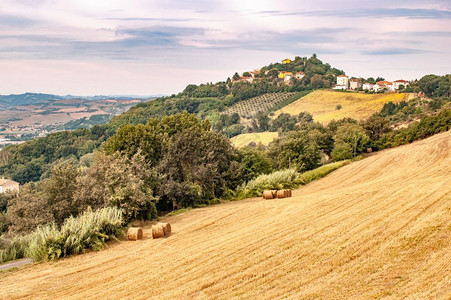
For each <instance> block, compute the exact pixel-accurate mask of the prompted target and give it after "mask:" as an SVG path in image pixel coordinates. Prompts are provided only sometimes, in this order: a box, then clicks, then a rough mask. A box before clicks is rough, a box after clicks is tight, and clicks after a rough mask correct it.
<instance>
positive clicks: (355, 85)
mask: <svg viewBox="0 0 451 300" xmlns="http://www.w3.org/2000/svg"><path fill="white" fill-rule="evenodd" d="M349 87H350V88H351V89H353V90H358V89H359V88H361V87H362V82H360V79H358V78H351V80H350V81H349Z"/></svg>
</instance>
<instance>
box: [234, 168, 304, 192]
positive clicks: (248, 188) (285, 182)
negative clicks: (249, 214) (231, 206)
mask: <svg viewBox="0 0 451 300" xmlns="http://www.w3.org/2000/svg"><path fill="white" fill-rule="evenodd" d="M298 177H299V173H298V172H297V171H296V170H295V169H285V170H281V171H276V172H273V173H271V174H267V175H266V174H263V175H260V176H258V177H257V178H255V179H253V180H251V181H249V182H248V183H247V184H243V185H241V186H240V187H238V189H237V195H238V197H239V198H245V197H253V196H260V195H261V193H262V191H263V190H273V189H274V190H280V189H285V188H293V187H295V186H297V185H298V184H299V183H300V182H299V180H298Z"/></svg>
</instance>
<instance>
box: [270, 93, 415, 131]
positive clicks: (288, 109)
mask: <svg viewBox="0 0 451 300" xmlns="http://www.w3.org/2000/svg"><path fill="white" fill-rule="evenodd" d="M412 97H413V94H398V93H387V94H362V93H349V92H338V91H325V90H317V91H314V92H312V93H310V94H308V95H307V96H304V97H302V98H301V99H299V100H297V101H295V102H293V103H291V104H289V105H287V106H285V107H284V108H282V109H279V110H278V111H276V112H275V116H276V117H277V116H278V115H279V114H281V113H289V114H291V115H298V114H299V113H301V112H303V111H308V112H309V113H311V114H312V115H313V119H314V121H316V122H320V123H323V124H327V123H329V122H330V121H332V120H334V119H335V120H339V119H342V118H348V117H349V118H353V119H356V120H362V119H366V118H368V117H370V116H371V115H372V114H374V113H377V112H379V111H380V110H381V109H382V107H384V104H385V103H388V102H390V101H391V102H393V103H398V102H401V101H407V100H408V99H409V98H412ZM337 105H341V108H340V109H337Z"/></svg>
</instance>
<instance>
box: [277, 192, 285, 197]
mask: <svg viewBox="0 0 451 300" xmlns="http://www.w3.org/2000/svg"><path fill="white" fill-rule="evenodd" d="M277 198H279V199H282V198H285V190H279V191H277Z"/></svg>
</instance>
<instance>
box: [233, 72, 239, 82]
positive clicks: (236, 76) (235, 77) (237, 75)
mask: <svg viewBox="0 0 451 300" xmlns="http://www.w3.org/2000/svg"><path fill="white" fill-rule="evenodd" d="M240 78H241V77H240V75H239V74H238V72H235V74H233V76H232V79H233V80H235V81H236V80H239V79H240Z"/></svg>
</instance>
